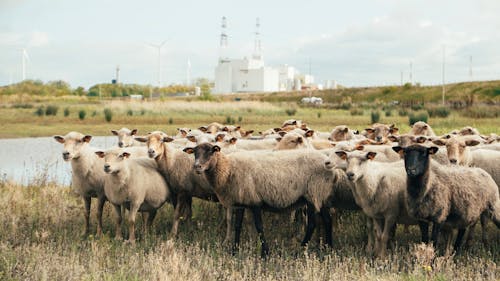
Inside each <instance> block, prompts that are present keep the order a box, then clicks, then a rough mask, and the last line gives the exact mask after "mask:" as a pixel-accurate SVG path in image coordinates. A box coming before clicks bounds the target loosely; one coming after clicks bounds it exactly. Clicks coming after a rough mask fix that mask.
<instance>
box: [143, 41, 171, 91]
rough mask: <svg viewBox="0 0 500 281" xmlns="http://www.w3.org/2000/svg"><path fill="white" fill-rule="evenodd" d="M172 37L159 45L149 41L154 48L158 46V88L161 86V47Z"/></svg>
mask: <svg viewBox="0 0 500 281" xmlns="http://www.w3.org/2000/svg"><path fill="white" fill-rule="evenodd" d="M169 40H170V39H167V40H165V41H163V42H161V44H159V45H156V44H151V43H148V45H149V46H150V47H153V48H157V49H158V88H160V87H161V48H162V47H163V46H164V45H165V43H167V42H168V41H169Z"/></svg>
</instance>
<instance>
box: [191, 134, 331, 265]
mask: <svg viewBox="0 0 500 281" xmlns="http://www.w3.org/2000/svg"><path fill="white" fill-rule="evenodd" d="M184 151H185V152H186V153H190V154H191V153H194V155H195V162H194V170H195V171H196V172H197V173H198V174H204V175H205V176H206V177H207V179H208V181H209V183H210V186H211V187H212V189H213V191H214V192H215V193H216V194H217V197H218V198H219V201H220V202H221V204H223V205H224V206H225V207H227V208H230V207H245V208H249V209H250V210H251V211H252V214H253V218H254V222H255V228H256V230H257V232H258V234H259V239H260V242H261V256H262V257H265V256H267V254H268V253H269V247H268V245H267V242H266V240H265V237H264V230H263V227H262V217H261V211H262V209H263V208H264V209H271V210H284V209H288V208H293V207H296V206H298V205H301V204H303V203H305V202H303V200H304V199H305V200H306V202H307V203H308V205H309V206H310V207H311V208H314V210H315V211H316V212H318V211H320V210H321V208H322V207H323V206H322V205H323V203H324V202H325V200H326V199H327V198H328V196H329V195H330V194H331V192H332V182H333V181H334V180H335V179H334V174H333V173H331V171H328V170H326V169H325V168H324V164H323V163H324V162H325V160H326V159H327V158H326V156H325V155H324V154H322V153H320V152H317V151H315V150H305V149H304V150H300V149H299V150H297V151H295V152H294V153H289V152H288V151H274V152H254V151H252V152H248V151H243V152H234V153H231V154H223V153H221V150H220V147H219V146H216V145H212V144H209V143H203V144H200V145H198V146H196V147H194V148H185V149H184ZM292 175H301V176H299V177H294V176H292ZM235 212H236V220H235V239H234V242H233V250H236V249H237V247H238V245H239V242H240V232H241V220H242V218H243V214H244V209H242V208H238V209H236V210H235ZM308 229H309V227H308ZM306 237H307V235H306ZM326 239H327V243H329V244H331V236H330V237H327V238H326ZM303 242H305V241H303Z"/></svg>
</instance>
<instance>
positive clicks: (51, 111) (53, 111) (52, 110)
mask: <svg viewBox="0 0 500 281" xmlns="http://www.w3.org/2000/svg"><path fill="white" fill-rule="evenodd" d="M58 110H59V107H58V106H57V105H48V106H47V108H45V115H47V116H48V115H53V116H56V115H57V111H58Z"/></svg>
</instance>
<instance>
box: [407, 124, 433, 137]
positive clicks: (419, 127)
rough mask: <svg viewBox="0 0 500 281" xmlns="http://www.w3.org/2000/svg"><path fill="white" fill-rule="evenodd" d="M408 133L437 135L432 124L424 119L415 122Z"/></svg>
mask: <svg viewBox="0 0 500 281" xmlns="http://www.w3.org/2000/svg"><path fill="white" fill-rule="evenodd" d="M408 134H409V135H413V136H436V134H435V133H434V131H433V130H432V128H431V126H430V125H429V124H427V123H425V122H423V121H417V122H415V123H414V124H413V125H412V126H411V130H410V132H408Z"/></svg>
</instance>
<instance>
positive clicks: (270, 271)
mask: <svg viewBox="0 0 500 281" xmlns="http://www.w3.org/2000/svg"><path fill="white" fill-rule="evenodd" d="M94 204H95V202H94ZM82 210H83V202H82V201H81V199H79V198H76V197H75V196H74V195H72V194H71V190H70V189H69V188H68V187H62V186H53V185H47V186H29V187H21V186H16V185H12V184H7V183H1V184H0V212H1V213H2V216H0V226H1V228H0V280H18V279H23V280H158V279H160V280H471V279H474V280H498V278H499V276H500V269H499V268H498V265H497V264H498V263H499V262H500V234H499V232H498V230H497V229H494V228H493V226H492V225H491V224H490V225H489V231H488V236H489V242H490V243H489V245H488V246H487V247H485V246H483V245H482V243H480V242H479V241H475V242H474V245H473V247H471V249H469V250H468V251H466V252H465V253H464V254H463V255H461V256H458V257H455V258H452V257H441V256H436V255H435V254H434V253H433V251H432V249H431V248H428V247H424V246H423V245H420V246H419V245H418V244H415V242H416V241H418V237H419V235H418V230H417V228H414V227H411V228H410V233H403V231H402V228H399V229H398V232H397V234H396V235H397V236H396V237H397V244H396V248H395V250H394V251H392V252H391V255H390V256H389V257H388V259H387V260H373V259H372V258H370V257H368V256H367V255H365V253H364V250H363V246H364V243H365V242H364V241H365V237H364V236H365V235H364V228H363V227H362V220H361V219H360V217H359V216H358V215H357V214H353V213H349V212H346V213H342V214H341V216H340V218H339V221H338V226H336V227H335V228H334V237H335V241H334V247H333V249H327V248H324V247H323V246H322V244H320V238H319V235H317V232H316V235H315V236H314V237H313V239H312V242H311V244H310V246H309V247H308V248H307V249H305V248H301V247H300V246H299V243H300V238H302V234H303V226H302V224H301V223H291V222H289V215H286V214H282V215H275V214H268V213H266V214H265V216H264V227H265V230H266V231H267V232H266V235H267V239H268V241H269V243H270V246H271V256H270V258H269V260H267V261H263V260H261V259H260V258H259V253H258V250H259V249H258V247H257V245H258V243H257V242H256V237H257V236H256V233H255V231H254V230H253V226H252V225H251V224H250V220H249V219H247V218H245V223H244V228H243V232H242V242H243V243H244V244H243V245H242V249H241V250H240V252H239V253H238V254H237V255H236V256H232V255H230V254H229V250H228V249H227V248H225V247H223V246H221V242H222V240H223V236H224V223H223V219H222V218H223V212H221V210H220V209H219V208H218V207H217V205H215V204H214V203H208V202H204V201H199V200H195V201H194V205H193V217H192V218H191V222H190V223H184V224H182V225H181V228H180V232H179V237H178V238H177V239H175V240H172V239H169V238H168V235H167V232H168V231H169V230H170V228H171V223H172V213H173V210H172V207H171V206H170V205H166V206H164V207H163V208H162V209H161V210H160V212H159V214H158V216H157V219H156V221H155V225H154V234H153V235H148V236H144V235H143V234H142V233H141V232H140V231H139V232H138V233H139V235H138V241H137V244H136V245H129V244H126V243H123V242H121V241H115V240H114V239H113V238H111V237H114V233H113V231H114V225H113V215H112V211H111V207H110V206H109V204H108V205H107V206H106V207H105V212H104V231H105V235H104V236H102V237H94V236H91V237H89V238H83V237H82V236H81V232H82V230H83V215H82ZM95 211H96V210H95V206H94V207H93V210H92V214H91V219H92V220H91V221H92V228H93V231H95ZM138 221H139V226H138V229H140V224H141V222H140V221H141V220H140V219H139V218H138ZM125 229H126V228H124V229H123V230H124V231H125ZM476 232H479V228H477V230H476ZM478 234H479V233H476V235H478ZM478 240H479V239H478Z"/></svg>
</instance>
